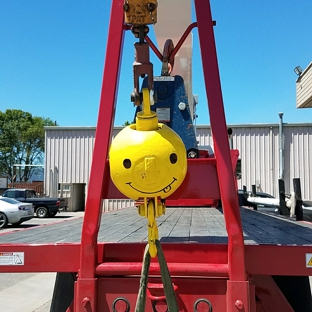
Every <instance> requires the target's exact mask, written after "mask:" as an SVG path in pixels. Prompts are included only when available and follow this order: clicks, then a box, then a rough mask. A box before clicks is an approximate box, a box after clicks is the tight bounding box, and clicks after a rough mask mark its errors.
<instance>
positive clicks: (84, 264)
mask: <svg viewBox="0 0 312 312" xmlns="http://www.w3.org/2000/svg"><path fill="white" fill-rule="evenodd" d="M123 4H124V0H112V7H111V18H110V26H109V34H108V43H107V49H106V59H105V67H104V75H103V86H102V92H101V99H100V108H99V117H98V123H97V130H96V138H95V145H94V151H93V161H92V166H91V174H90V182H89V188H88V197H87V201H86V211H85V217H84V222H83V227H82V237H81V244H44V245H21V244H12V245H9V244H8V245H2V246H1V252H13V251H14V252H17V251H19V252H25V255H26V254H27V257H25V265H23V266H3V265H2V266H0V272H52V271H55V272H76V273H77V275H78V279H77V281H76V282H75V296H74V301H73V303H72V304H71V306H70V307H69V308H68V310H67V312H86V311H88V312H102V311H112V310H114V309H113V305H114V304H120V305H121V306H124V304H125V303H126V302H129V303H130V304H131V309H130V310H131V311H132V310H133V309H134V304H135V302H136V298H137V293H138V287H139V275H140V272H141V268H142V258H143V253H144V247H145V244H144V243H133V244H129V243H128V244H122V243H99V242H98V231H99V226H100V221H101V215H102V213H101V207H102V199H103V198H123V197H118V196H121V195H120V193H119V192H118V191H117V190H116V188H115V187H114V186H113V185H112V183H111V179H110V175H109V163H108V161H107V159H108V149H109V145H110V141H111V137H112V127H113V120H114V114H115V99H116V95H117V86H118V78H119V67H120V63H121V53H122V44H123V36H124V31H126V30H127V29H128V27H127V26H126V25H124V15H123V14H124V12H123V10H122V6H123ZM194 4H195V11H196V16H197V26H198V34H199V42H200V48H201V53H202V61H203V72H204V77H205V86H206V92H207V98H208V103H209V114H210V124H211V129H212V133H213V138H214V152H215V158H211V157H206V156H205V157H203V158H199V159H195V160H189V161H188V166H189V168H188V173H187V177H186V179H185V181H184V182H183V184H182V186H181V188H180V189H179V190H178V191H177V192H175V193H174V194H173V195H172V197H170V198H169V200H178V199H182V200H185V201H187V200H188V199H193V200H206V199H210V200H212V201H213V200H218V199H220V198H221V200H222V207H223V214H224V218H225V224H226V229H227V233H228V244H200V243H194V244H193V243H183V244H181V243H175V244H173V243H172V244H171V243H165V244H162V248H163V251H164V254H165V257H166V260H167V263H168V267H169V270H170V273H171V276H172V282H173V283H174V285H176V286H177V287H176V294H177V300H178V303H179V311H181V312H182V311H194V305H195V304H196V303H198V302H199V301H198V300H201V302H200V306H201V307H202V306H203V305H204V306H205V305H206V306H205V307H204V308H203V309H204V310H205V311H209V305H210V304H211V305H212V306H213V309H214V311H226V312H234V311H235V312H237V311H244V312H256V311H257V312H260V311H280V310H281V309H282V310H283V311H292V309H291V308H290V307H289V304H288V303H287V301H286V300H285V298H284V296H283V295H282V294H281V292H280V291H279V290H278V289H277V286H276V285H275V284H274V283H273V281H272V279H271V277H269V276H270V275H278V274H280V275H283V274H284V275H299V276H300V275H302V276H308V275H310V274H311V273H310V270H311V269H309V268H307V267H306V266H305V265H304V259H305V255H306V254H307V253H311V246H294V245H292V246H271V245H270V246H269V245H246V246H244V241H243V232H242V223H241V218H240V212H239V207H238V198H237V184H236V180H235V177H234V174H233V173H234V171H235V165H236V161H237V157H238V153H237V151H230V149H229V142H228V136H227V128H226V120H225V114H224V108H223V101H222V93H221V84H220V77H219V70H218V62H217V55H216V48H215V41H214V34H213V22H212V17H211V11H210V3H209V0H205V1H204V0H194ZM192 25H193V26H194V25H195V24H192ZM192 25H191V26H190V27H193V26H192ZM118 193H119V195H118ZM268 255H269V256H268ZM289 255H295V256H293V257H289ZM39 259H40V260H39ZM285 259H287V261H285ZM156 260H157V259H156ZM156 260H155V259H153V260H152V262H151V267H150V273H151V275H153V276H151V277H150V278H149V282H150V283H154V284H161V279H160V277H159V275H160V272H159V266H158V263H157V262H156ZM289 267H291V271H289ZM260 275H261V276H260ZM120 297H121V299H120ZM150 297H151V298H149V299H148V302H147V309H146V311H153V310H152V306H153V304H154V301H155V300H154V299H155V298H153V296H150ZM256 297H257V298H259V299H260V301H256ZM118 298H119V299H118ZM122 298H124V299H122ZM161 299H163V298H161ZM208 301H209V303H208ZM272 307H273V308H272ZM201 309H202V308H201ZM115 310H116V309H115Z"/></svg>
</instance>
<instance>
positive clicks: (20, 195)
mask: <svg viewBox="0 0 312 312" xmlns="http://www.w3.org/2000/svg"><path fill="white" fill-rule="evenodd" d="M2 197H9V198H14V199H16V200H18V201H20V202H23V203H32V204H33V206H34V209H35V214H36V215H37V217H38V218H46V217H54V216H55V215H56V214H57V213H58V211H59V209H60V208H63V207H65V206H66V202H65V199H64V198H50V197H38V196H37V194H36V192H35V190H32V189H8V190H6V191H5V192H4V193H3V194H2Z"/></svg>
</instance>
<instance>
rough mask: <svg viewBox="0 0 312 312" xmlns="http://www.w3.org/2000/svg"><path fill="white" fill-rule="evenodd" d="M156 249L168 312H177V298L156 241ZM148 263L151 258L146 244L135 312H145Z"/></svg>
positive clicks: (162, 254) (158, 243) (160, 249)
mask: <svg viewBox="0 0 312 312" xmlns="http://www.w3.org/2000/svg"><path fill="white" fill-rule="evenodd" d="M156 247H157V255H158V262H159V266H160V274H161V280H162V283H163V285H164V291H165V296H166V301H167V306H168V311H169V312H179V308H178V302H177V298H176V296H175V293H174V290H173V286H172V282H171V277H170V274H169V270H168V266H167V262H166V259H165V256H164V253H163V251H162V248H161V246H160V242H159V241H158V240H156ZM150 263H151V256H150V254H149V251H148V244H147V245H146V247H145V251H144V257H143V264H142V271H141V279H140V288H139V293H138V298H137V302H136V305H135V312H145V303H146V288H147V283H148V271H149V267H150Z"/></svg>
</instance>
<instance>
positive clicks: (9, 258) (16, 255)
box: [0, 252, 24, 265]
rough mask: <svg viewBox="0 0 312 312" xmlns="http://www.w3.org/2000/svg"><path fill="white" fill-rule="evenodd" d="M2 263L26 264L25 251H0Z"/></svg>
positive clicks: (0, 263) (0, 262)
mask: <svg viewBox="0 0 312 312" xmlns="http://www.w3.org/2000/svg"><path fill="white" fill-rule="evenodd" d="M0 265H24V253H23V252H0Z"/></svg>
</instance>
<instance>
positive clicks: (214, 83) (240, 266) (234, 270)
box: [194, 0, 250, 312]
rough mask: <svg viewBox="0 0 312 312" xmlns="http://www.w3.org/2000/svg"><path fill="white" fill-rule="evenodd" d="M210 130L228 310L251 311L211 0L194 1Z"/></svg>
mask: <svg viewBox="0 0 312 312" xmlns="http://www.w3.org/2000/svg"><path fill="white" fill-rule="evenodd" d="M194 4H195V11H196V17H197V26H198V35H199V43H200V50H201V56H202V63H203V72H204V79H205V87H206V93H207V100H208V109H209V115H210V124H211V131H212V134H213V141H214V152H215V157H216V166H217V173H218V180H219V188H220V195H221V201H222V207H223V214H224V220H225V225H226V229H227V233H228V264H229V277H230V280H229V281H228V290H227V311H237V309H241V308H242V307H243V308H244V311H245V312H247V311H250V303H249V283H248V282H247V281H246V269H245V251H244V239H243V230H242V222H241V217H240V211H239V204H238V194H237V190H236V186H235V180H234V175H233V167H232V163H231V155H230V146H229V141H228V133H227V127H226V120H225V113H224V107H223V99H222V91H221V83H220V76H219V68H218V59H217V53H216V45H215V39H214V32H213V20H212V15H211V9H210V2H209V0H205V1H203V0H194Z"/></svg>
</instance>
